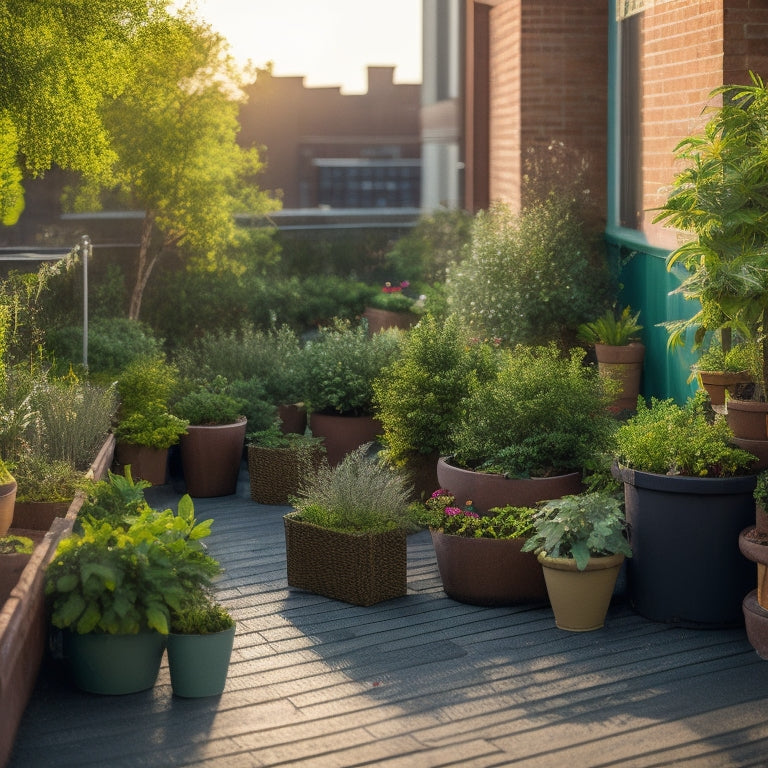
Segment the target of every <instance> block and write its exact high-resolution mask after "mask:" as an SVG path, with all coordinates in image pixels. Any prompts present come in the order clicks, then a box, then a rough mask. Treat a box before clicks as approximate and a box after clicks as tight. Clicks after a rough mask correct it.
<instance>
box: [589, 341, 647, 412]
mask: <svg viewBox="0 0 768 768" xmlns="http://www.w3.org/2000/svg"><path fill="white" fill-rule="evenodd" d="M595 357H596V358H597V367H598V370H599V371H600V373H601V374H602V375H603V376H606V377H610V378H612V379H614V380H615V381H617V382H618V383H619V392H618V394H617V395H616V399H615V400H614V401H613V404H612V407H613V408H615V409H616V410H633V409H635V408H636V407H637V397H638V395H639V394H640V380H641V379H642V375H643V360H644V359H645V346H644V345H643V344H641V343H640V342H633V343H632V344H625V345H622V346H612V345H610V344H595Z"/></svg>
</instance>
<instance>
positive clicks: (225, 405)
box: [172, 376, 246, 497]
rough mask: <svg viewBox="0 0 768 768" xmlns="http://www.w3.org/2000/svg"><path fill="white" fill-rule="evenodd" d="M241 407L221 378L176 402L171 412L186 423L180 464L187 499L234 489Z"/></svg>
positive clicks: (242, 439)
mask: <svg viewBox="0 0 768 768" xmlns="http://www.w3.org/2000/svg"><path fill="white" fill-rule="evenodd" d="M244 406H245V404H244V403H243V401H242V400H240V399H238V398H236V397H233V396H232V395H231V394H229V392H228V391H227V381H226V379H225V378H224V377H223V376H217V377H215V378H214V379H213V380H212V381H211V382H209V383H208V384H202V385H200V386H199V387H198V388H197V389H196V390H195V391H193V392H189V393H187V394H186V395H185V396H184V397H182V398H181V399H179V400H177V401H176V403H175V404H174V406H173V408H172V411H173V413H174V414H175V415H176V416H178V417H179V418H181V419H183V420H184V421H187V422H188V426H187V432H186V434H185V435H182V437H181V462H182V467H183V470H184V480H185V481H186V484H187V491H188V493H189V494H190V496H195V497H210V496H228V495H230V494H233V493H235V491H236V490H237V477H238V474H239V472H240V464H241V463H242V459H243V447H244V445H245V431H246V418H245V416H243V415H242V413H243V409H244Z"/></svg>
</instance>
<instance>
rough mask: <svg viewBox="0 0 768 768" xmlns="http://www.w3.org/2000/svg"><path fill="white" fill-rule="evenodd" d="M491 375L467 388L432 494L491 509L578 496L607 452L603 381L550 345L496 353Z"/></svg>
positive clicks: (574, 353)
mask: <svg viewBox="0 0 768 768" xmlns="http://www.w3.org/2000/svg"><path fill="white" fill-rule="evenodd" d="M500 353H501V362H500V366H499V370H498V373H497V374H496V376H494V377H492V378H491V379H490V380H489V381H488V382H485V383H481V384H479V385H478V386H477V387H474V388H473V391H472V392H471V393H470V395H469V396H468V397H467V398H466V400H465V401H464V403H463V405H462V413H461V417H460V419H459V420H458V423H457V425H456V427H455V429H454V430H453V434H452V436H451V437H452V441H453V446H454V450H453V455H452V456H451V457H441V459H440V460H439V461H438V464H437V476H438V479H439V481H440V487H441V488H445V489H447V490H449V491H450V492H451V493H452V494H453V495H454V496H456V498H457V499H472V501H473V503H474V506H475V508H476V509H477V511H478V512H481V513H483V512H487V511H488V510H489V509H490V508H491V507H503V506H510V505H511V506H523V507H532V506H535V504H536V502H538V501H542V500H545V499H552V498H558V497H559V496H564V495H566V494H569V493H578V492H579V491H580V490H582V476H583V474H584V472H585V470H586V469H587V468H588V467H590V466H591V465H593V464H594V463H595V461H596V460H597V457H598V456H599V455H600V454H601V453H604V452H605V451H608V450H609V449H610V446H611V442H610V441H611V435H612V433H613V428H614V420H613V418H612V417H611V415H610V413H609V412H608V410H607V407H606V406H607V404H608V403H609V402H610V400H611V397H612V394H611V382H610V381H605V380H604V379H602V378H601V377H600V376H599V374H598V372H597V370H596V369H595V368H594V367H590V366H586V365H583V359H584V356H585V354H586V352H585V350H583V349H579V348H574V349H572V350H571V351H570V353H569V354H568V355H567V356H564V355H562V354H560V352H559V351H558V349H557V348H556V347H555V345H554V344H550V345H549V346H546V347H525V346H518V347H516V348H515V349H513V350H501V351H500Z"/></svg>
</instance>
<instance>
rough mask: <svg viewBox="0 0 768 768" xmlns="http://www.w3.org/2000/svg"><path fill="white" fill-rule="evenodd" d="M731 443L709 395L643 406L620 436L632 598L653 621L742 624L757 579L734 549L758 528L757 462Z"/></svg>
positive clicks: (619, 471) (618, 470) (617, 467)
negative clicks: (751, 527)
mask: <svg viewBox="0 0 768 768" xmlns="http://www.w3.org/2000/svg"><path fill="white" fill-rule="evenodd" d="M731 441H732V433H731V431H730V429H729V427H728V424H727V422H726V420H725V417H724V416H722V415H721V414H717V413H714V412H713V411H712V409H711V407H709V404H708V400H707V396H706V394H705V393H704V392H703V391H701V390H700V391H699V392H697V393H696V395H695V396H694V397H692V398H690V399H689V400H688V401H687V402H686V403H685V404H684V405H682V406H681V405H678V404H677V403H675V402H674V401H673V400H671V399H670V400H662V401H659V400H655V399H652V400H651V404H650V406H648V405H646V404H645V403H644V401H642V400H638V410H637V413H636V414H635V415H634V416H632V417H631V418H630V419H628V420H627V421H626V422H624V423H623V424H621V426H620V427H619V428H618V430H617V433H616V445H617V448H616V451H617V452H616V456H617V464H616V465H615V468H614V474H615V475H616V477H617V478H618V479H619V480H621V481H622V482H623V483H624V497H625V507H626V516H627V520H628V523H629V531H630V543H631V545H632V549H633V552H634V556H633V558H632V560H631V561H630V562H629V563H628V564H627V577H628V579H627V586H628V593H629V597H630V601H631V603H632V604H633V605H634V607H635V608H636V609H637V610H638V611H639V612H640V613H642V614H643V615H644V616H646V617H648V618H651V619H654V620H657V621H665V622H676V623H683V624H685V625H688V626H694V627H706V626H727V625H732V624H740V623H741V622H742V621H743V617H742V612H741V600H742V598H743V596H744V594H745V593H746V592H747V591H749V588H750V584H751V583H752V582H753V581H754V573H753V572H751V571H750V568H749V563H747V562H746V561H745V560H744V559H743V558H742V557H741V555H740V554H739V552H738V548H737V547H735V546H734V545H733V542H735V541H737V540H738V536H739V533H740V531H741V530H742V529H744V528H745V527H747V526H748V525H749V524H750V522H754V499H753V496H752V494H753V491H754V488H755V482H756V479H755V475H754V469H753V466H754V462H755V457H754V456H753V455H752V454H750V453H747V452H746V451H743V450H741V449H739V448H737V447H736V446H734V445H733V444H732V442H731ZM681 542H683V543H684V547H685V556H684V557H682V556H681V550H680V544H681Z"/></svg>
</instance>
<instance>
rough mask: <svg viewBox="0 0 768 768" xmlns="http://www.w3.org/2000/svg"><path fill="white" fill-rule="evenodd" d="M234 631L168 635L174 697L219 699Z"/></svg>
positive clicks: (225, 678)
mask: <svg viewBox="0 0 768 768" xmlns="http://www.w3.org/2000/svg"><path fill="white" fill-rule="evenodd" d="M234 641H235V628H234V627H230V628H229V629H225V630H223V631H222V632H214V633H212V634H210V635H177V634H174V633H171V634H170V635H168V667H169V670H170V673H171V687H172V688H173V692H174V694H175V695H176V696H183V697H184V698H199V697H201V696H219V695H221V693H222V692H223V691H224V685H225V684H226V682H227V671H228V670H229V659H230V656H231V655H232V645H233V644H234Z"/></svg>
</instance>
